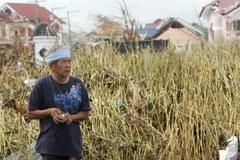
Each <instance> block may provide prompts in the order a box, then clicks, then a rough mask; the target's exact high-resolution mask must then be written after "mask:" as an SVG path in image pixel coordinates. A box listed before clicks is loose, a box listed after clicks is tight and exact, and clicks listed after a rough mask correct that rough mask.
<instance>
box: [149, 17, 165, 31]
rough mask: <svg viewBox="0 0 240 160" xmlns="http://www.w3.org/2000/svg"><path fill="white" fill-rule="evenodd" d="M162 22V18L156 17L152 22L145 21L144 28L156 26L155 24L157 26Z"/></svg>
mask: <svg viewBox="0 0 240 160" xmlns="http://www.w3.org/2000/svg"><path fill="white" fill-rule="evenodd" d="M162 22H163V20H162V19H160V18H158V19H156V20H155V21H154V22H153V23H147V24H146V25H145V29H154V28H156V27H157V26H159V25H160V24H161V23H162Z"/></svg>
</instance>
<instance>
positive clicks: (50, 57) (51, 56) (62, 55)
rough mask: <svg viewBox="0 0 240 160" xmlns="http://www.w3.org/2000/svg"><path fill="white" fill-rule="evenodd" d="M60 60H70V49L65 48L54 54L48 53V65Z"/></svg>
mask: <svg viewBox="0 0 240 160" xmlns="http://www.w3.org/2000/svg"><path fill="white" fill-rule="evenodd" d="M62 58H71V48H70V47H69V46H65V47H63V48H60V49H58V50H56V51H54V52H51V53H49V54H48V56H47V62H48V63H50V62H52V61H55V60H58V59H62Z"/></svg>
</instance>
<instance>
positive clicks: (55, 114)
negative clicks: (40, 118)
mask: <svg viewBox="0 0 240 160" xmlns="http://www.w3.org/2000/svg"><path fill="white" fill-rule="evenodd" d="M61 113H62V112H61V110H60V109H58V108H50V115H51V117H52V119H53V121H54V122H55V123H57V124H58V123H59V122H63V118H62V116H61Z"/></svg>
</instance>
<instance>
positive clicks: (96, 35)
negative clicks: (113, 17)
mask: <svg viewBox="0 0 240 160" xmlns="http://www.w3.org/2000/svg"><path fill="white" fill-rule="evenodd" d="M124 36H125V30H124V28H122V27H121V26H120V25H118V24H115V23H104V24H101V25H99V26H97V27H96V28H95V29H94V30H92V31H91V32H90V33H88V34H87V37H88V38H89V40H90V41H101V40H111V41H122V40H123V39H124Z"/></svg>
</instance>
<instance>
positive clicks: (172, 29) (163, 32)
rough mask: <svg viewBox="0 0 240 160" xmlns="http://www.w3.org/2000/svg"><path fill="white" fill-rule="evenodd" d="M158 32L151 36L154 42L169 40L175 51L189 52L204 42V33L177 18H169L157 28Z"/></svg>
mask: <svg viewBox="0 0 240 160" xmlns="http://www.w3.org/2000/svg"><path fill="white" fill-rule="evenodd" d="M157 29H158V32H157V33H156V34H155V35H153V37H152V39H154V40H160V39H161V40H169V41H170V42H171V43H172V44H174V45H175V47H176V50H180V51H181V50H191V48H192V47H199V46H200V45H201V44H202V41H203V40H204V33H203V32H202V31H201V30H199V29H197V28H195V27H193V26H192V25H191V24H189V23H187V22H185V21H183V20H182V19H179V18H169V19H167V20H165V21H164V22H163V23H162V24H161V25H160V26H159V27H157Z"/></svg>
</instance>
